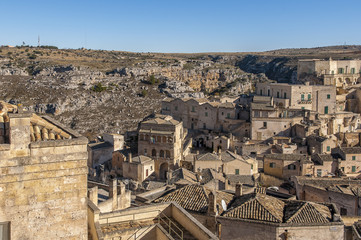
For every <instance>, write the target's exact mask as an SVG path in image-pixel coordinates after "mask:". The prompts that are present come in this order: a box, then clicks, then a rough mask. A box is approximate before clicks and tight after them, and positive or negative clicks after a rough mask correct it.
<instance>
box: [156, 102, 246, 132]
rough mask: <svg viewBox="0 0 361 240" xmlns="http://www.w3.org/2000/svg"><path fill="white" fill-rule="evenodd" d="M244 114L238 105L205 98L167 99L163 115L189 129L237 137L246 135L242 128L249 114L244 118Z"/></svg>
mask: <svg viewBox="0 0 361 240" xmlns="http://www.w3.org/2000/svg"><path fill="white" fill-rule="evenodd" d="M243 112H245V111H244V109H243V108H241V106H239V105H238V104H236V103H233V102H222V101H219V102H211V101H209V100H208V99H204V98H202V99H195V98H183V99H180V98H177V99H166V100H164V101H163V102H162V113H163V114H167V115H171V116H172V117H173V118H174V119H176V120H178V121H181V122H183V126H184V127H185V128H187V129H190V130H199V129H203V130H211V131H216V132H225V133H229V132H232V133H233V134H234V135H235V136H238V135H242V134H244V130H243V128H242V126H243V125H245V124H246V120H248V113H247V114H246V117H244V115H243V114H242V113H243ZM238 128H240V129H238Z"/></svg>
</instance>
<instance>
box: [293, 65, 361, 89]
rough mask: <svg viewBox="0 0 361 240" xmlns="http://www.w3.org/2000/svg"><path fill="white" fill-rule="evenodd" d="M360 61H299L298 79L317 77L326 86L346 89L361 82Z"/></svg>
mask: <svg viewBox="0 0 361 240" xmlns="http://www.w3.org/2000/svg"><path fill="white" fill-rule="evenodd" d="M360 73H361V61H360V60H332V59H329V60H321V59H305V60H299V62H298V67H297V79H302V78H305V77H306V76H307V75H315V76H317V77H320V78H322V79H323V84H324V85H332V86H336V87H346V86H350V85H354V84H356V83H359V82H360V80H361V79H360V76H361V75H360Z"/></svg>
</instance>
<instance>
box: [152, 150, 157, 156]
mask: <svg viewBox="0 0 361 240" xmlns="http://www.w3.org/2000/svg"><path fill="white" fill-rule="evenodd" d="M156 156H157V150H155V149H153V150H152V157H156Z"/></svg>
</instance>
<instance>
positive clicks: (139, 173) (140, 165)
mask: <svg viewBox="0 0 361 240" xmlns="http://www.w3.org/2000/svg"><path fill="white" fill-rule="evenodd" d="M122 169H123V174H122V176H123V177H124V178H130V179H133V180H135V181H138V182H143V181H144V180H146V179H148V178H149V177H150V175H152V173H153V172H154V160H153V159H151V158H150V157H147V156H142V155H140V156H137V157H132V155H131V154H129V156H128V159H127V161H125V162H123V166H122Z"/></svg>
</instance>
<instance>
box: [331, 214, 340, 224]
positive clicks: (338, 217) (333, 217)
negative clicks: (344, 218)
mask: <svg viewBox="0 0 361 240" xmlns="http://www.w3.org/2000/svg"><path fill="white" fill-rule="evenodd" d="M332 221H333V222H340V221H341V216H340V214H337V213H334V214H333V216H332Z"/></svg>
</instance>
